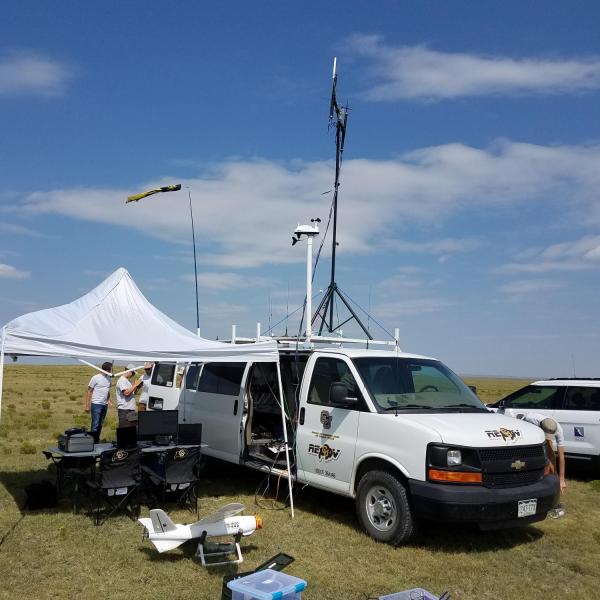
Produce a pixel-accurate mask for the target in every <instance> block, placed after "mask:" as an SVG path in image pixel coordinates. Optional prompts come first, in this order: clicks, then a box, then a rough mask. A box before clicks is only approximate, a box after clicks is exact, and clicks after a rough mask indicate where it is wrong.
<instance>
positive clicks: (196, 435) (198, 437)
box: [177, 423, 202, 446]
mask: <svg viewBox="0 0 600 600" xmlns="http://www.w3.org/2000/svg"><path fill="white" fill-rule="evenodd" d="M177 443H178V444H194V445H198V446H199V445H200V444H201V443H202V423H179V428H178V430H177Z"/></svg>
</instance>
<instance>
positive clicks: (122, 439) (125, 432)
mask: <svg viewBox="0 0 600 600" xmlns="http://www.w3.org/2000/svg"><path fill="white" fill-rule="evenodd" d="M117 448H122V449H125V450H129V449H130V448H137V430H136V428H135V427H117Z"/></svg>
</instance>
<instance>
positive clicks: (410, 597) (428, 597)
mask: <svg viewBox="0 0 600 600" xmlns="http://www.w3.org/2000/svg"><path fill="white" fill-rule="evenodd" d="M379 600H438V597H437V596H435V595H434V594H432V593H431V592H428V591H427V590H424V589H423V588H413V589H412V590H404V591H403V592H396V593H395V594H387V595H386V596H379Z"/></svg>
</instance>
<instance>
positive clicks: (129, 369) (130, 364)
mask: <svg viewBox="0 0 600 600" xmlns="http://www.w3.org/2000/svg"><path fill="white" fill-rule="evenodd" d="M127 370H128V371H135V365H134V364H133V363H129V364H128V365H127Z"/></svg>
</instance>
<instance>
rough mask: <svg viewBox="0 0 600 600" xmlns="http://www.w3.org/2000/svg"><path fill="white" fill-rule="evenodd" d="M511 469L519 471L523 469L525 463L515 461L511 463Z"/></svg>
mask: <svg viewBox="0 0 600 600" xmlns="http://www.w3.org/2000/svg"><path fill="white" fill-rule="evenodd" d="M510 467H511V469H514V470H515V471H520V470H521V469H523V468H524V467H525V463H524V462H523V461H522V460H518V459H517V460H515V462H514V463H511V465H510Z"/></svg>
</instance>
